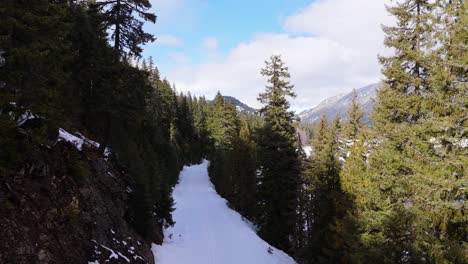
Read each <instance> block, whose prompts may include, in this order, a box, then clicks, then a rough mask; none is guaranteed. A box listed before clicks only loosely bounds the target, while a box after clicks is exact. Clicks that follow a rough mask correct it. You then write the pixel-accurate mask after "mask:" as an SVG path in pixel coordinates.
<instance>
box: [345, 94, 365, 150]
mask: <svg viewBox="0 0 468 264" xmlns="http://www.w3.org/2000/svg"><path fill="white" fill-rule="evenodd" d="M363 115H364V113H363V112H362V111H361V109H360V107H359V103H358V96H357V93H356V90H353V95H352V99H351V106H350V108H349V109H348V118H347V122H346V124H345V126H344V129H343V136H344V138H345V140H351V141H352V140H355V139H356V138H357V136H358V134H359V132H360V131H361V129H362V126H363V124H362V122H361V119H362V116H363Z"/></svg>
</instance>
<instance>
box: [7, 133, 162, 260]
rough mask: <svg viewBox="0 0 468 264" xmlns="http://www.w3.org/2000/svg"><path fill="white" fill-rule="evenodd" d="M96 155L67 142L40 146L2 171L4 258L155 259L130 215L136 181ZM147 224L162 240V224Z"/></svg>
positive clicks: (156, 236)
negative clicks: (127, 217) (131, 191)
mask: <svg viewBox="0 0 468 264" xmlns="http://www.w3.org/2000/svg"><path fill="white" fill-rule="evenodd" d="M94 156H96V155H94ZM94 156H93V155H89V156H88V155H87V153H86V152H79V151H78V150H76V149H75V148H74V147H73V146H72V145H70V144H68V143H66V142H59V143H57V144H56V145H55V146H54V147H53V148H45V147H40V146H38V147H36V148H34V149H33V151H32V153H30V154H28V157H27V160H26V161H25V162H24V163H23V164H21V166H19V167H18V168H17V169H16V170H14V171H13V170H12V171H7V174H6V175H1V177H0V238H1V239H0V263H15V264H16V263H18V264H22V263H39V264H42V263H44V264H45V263H70V264H74V263H77V264H78V263H79V264H82V263H87V262H89V261H95V260H98V261H99V262H100V263H104V262H105V261H107V260H109V261H108V262H106V263H128V262H127V259H128V260H130V261H131V263H154V258H153V255H152V252H151V243H149V242H148V241H145V240H144V239H143V238H142V237H140V236H139V235H138V233H137V232H136V231H135V230H134V229H132V228H131V226H130V225H129V224H128V223H127V222H126V220H125V215H126V214H127V210H128V201H129V199H130V197H129V193H128V192H127V191H126V190H127V188H128V187H129V185H130V184H129V183H130V182H131V179H130V178H129V176H128V175H127V174H125V173H123V172H122V169H121V168H119V167H118V166H117V165H116V164H114V163H112V161H111V160H110V161H106V160H105V159H103V158H102V157H99V156H97V157H94ZM73 166H75V168H73ZM70 172H75V173H70ZM111 175H112V176H111ZM149 230H151V231H150V233H151V239H152V240H153V241H154V242H158V243H161V242H162V228H161V227H160V226H159V225H157V224H155V225H154V226H151V227H149Z"/></svg>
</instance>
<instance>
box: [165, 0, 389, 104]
mask: <svg viewBox="0 0 468 264" xmlns="http://www.w3.org/2000/svg"><path fill="white" fill-rule="evenodd" d="M384 2H385V3H386V2H389V0H381V1H379V0H318V1H317V2H314V3H312V4H310V5H309V6H308V7H306V8H305V9H303V10H301V11H300V12H298V13H297V14H293V15H292V16H290V17H288V18H287V19H286V22H285V25H284V27H285V30H286V32H285V33H283V34H258V35H256V36H255V37H254V38H252V39H251V40H249V41H246V42H242V43H239V44H238V45H237V46H236V47H234V48H233V49H231V50H229V51H228V52H227V53H226V54H224V55H223V56H221V57H216V58H210V57H209V59H208V62H205V63H200V64H190V63H183V64H180V65H179V66H178V67H175V68H174V70H173V71H172V72H169V73H168V78H169V79H170V80H172V81H174V82H175V83H176V85H177V87H178V89H179V90H183V91H191V92H192V93H195V94H197V95H206V96H207V97H209V98H211V97H212V96H214V94H215V93H216V91H217V90H220V91H221V93H223V94H226V95H232V96H236V97H237V98H239V99H240V100H242V101H244V102H246V103H247V104H249V105H252V106H256V107H258V106H259V105H258V103H257V101H256V98H257V95H258V93H260V92H261V91H263V89H264V85H265V82H266V79H265V78H263V77H262V76H261V75H260V69H261V68H262V67H263V65H264V61H265V60H266V59H268V57H269V56H270V55H272V54H281V55H282V57H283V60H284V61H285V62H286V64H287V65H288V66H289V69H290V73H291V77H292V78H291V82H292V83H293V84H295V91H296V93H297V94H298V98H297V99H295V100H294V101H293V102H292V104H293V108H295V109H296V110H301V109H305V108H310V107H312V106H314V105H316V104H318V103H319V102H320V101H321V100H323V99H325V98H326V97H329V96H333V95H336V94H337V93H340V92H344V91H349V90H351V89H353V88H358V87H362V86H364V85H367V84H370V83H373V82H377V81H379V78H380V76H381V75H380V66H379V64H378V61H377V54H378V53H380V52H382V51H383V49H384V48H383V44H382V42H383V32H382V31H381V29H380V24H381V23H385V24H387V23H388V16H387V14H386V12H385V8H384ZM304 33H305V34H311V35H306V36H298V35H297V34H304ZM203 46H204V47H205V48H217V47H218V42H217V40H216V39H215V38H212V39H206V40H205V41H204V45H203Z"/></svg>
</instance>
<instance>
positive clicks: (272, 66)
mask: <svg viewBox="0 0 468 264" xmlns="http://www.w3.org/2000/svg"><path fill="white" fill-rule="evenodd" d="M265 63H266V66H265V68H264V69H262V71H261V73H262V75H264V76H267V77H268V83H269V85H267V86H266V91H265V92H264V93H261V94H260V95H259V97H258V100H259V101H260V102H261V103H263V104H264V107H263V108H261V109H260V113H261V115H262V116H263V117H264V120H265V123H264V125H263V127H262V128H260V129H259V130H258V132H257V134H258V136H257V137H258V138H257V147H258V148H257V150H258V170H259V176H258V181H259V182H258V185H259V199H260V200H259V202H260V212H259V214H260V215H259V217H258V222H259V226H260V231H259V234H260V236H262V237H263V238H264V239H265V240H267V241H268V242H270V243H271V244H272V245H274V246H277V247H279V248H281V249H283V250H286V251H288V252H289V251H291V250H292V244H293V243H292V239H291V236H292V235H293V234H294V233H295V221H296V219H295V216H296V207H297V199H298V185H299V182H300V181H299V177H300V165H301V164H300V158H299V151H298V149H299V146H297V140H296V133H295V128H294V126H293V117H294V113H293V112H292V111H290V110H289V102H288V100H287V98H288V97H294V96H295V94H294V93H293V91H292V88H293V85H291V84H290V83H289V81H288V80H287V79H288V78H289V77H290V76H289V73H288V68H287V67H286V66H285V64H284V62H283V61H282V60H281V58H280V56H272V57H271V58H270V60H269V61H266V62H265Z"/></svg>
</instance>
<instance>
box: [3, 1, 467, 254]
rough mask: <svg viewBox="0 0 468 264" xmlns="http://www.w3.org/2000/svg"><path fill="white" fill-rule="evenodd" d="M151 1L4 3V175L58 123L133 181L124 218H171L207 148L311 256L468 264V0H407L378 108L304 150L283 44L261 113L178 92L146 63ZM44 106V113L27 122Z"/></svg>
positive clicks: (243, 203) (259, 215)
mask: <svg viewBox="0 0 468 264" xmlns="http://www.w3.org/2000/svg"><path fill="white" fill-rule="evenodd" d="M150 7H151V5H150V2H149V1H148V0H111V1H77V0H37V1H32V2H31V1H26V0H5V1H2V3H1V4H0V15H1V16H2V23H1V24H0V76H1V80H0V174H1V175H12V174H14V173H15V171H16V169H17V168H18V167H19V166H20V165H21V164H22V163H24V162H25V160H26V159H27V158H28V157H27V156H28V153H32V152H34V151H38V150H37V149H38V148H40V147H41V146H52V145H53V144H54V142H55V140H56V138H57V133H58V132H57V131H58V127H63V128H66V129H67V130H71V131H80V132H82V133H84V134H85V135H89V136H90V137H92V138H94V139H96V141H98V142H100V143H101V145H100V149H99V150H98V151H97V155H102V153H104V152H105V149H106V148H109V149H111V151H112V157H113V159H114V160H116V161H117V162H118V164H119V166H120V167H121V168H122V169H123V170H125V171H126V172H128V173H129V174H130V175H131V176H132V179H133V183H132V200H131V204H130V205H129V211H128V221H129V222H130V223H131V224H132V225H133V226H134V227H135V228H136V229H137V230H139V232H140V233H141V234H142V235H146V228H147V226H148V225H149V224H150V221H157V222H159V223H160V224H162V225H171V224H173V223H174V222H173V220H172V217H171V212H172V210H173V207H174V205H173V200H172V194H171V191H172V187H173V186H174V185H175V184H176V183H177V177H178V174H179V171H180V169H181V168H182V166H183V165H184V164H193V163H198V162H200V161H201V160H202V159H203V158H207V159H208V160H210V166H209V174H210V177H211V180H212V182H213V184H214V186H215V188H216V190H217V191H218V193H220V194H221V195H222V196H223V197H225V198H226V199H227V200H228V202H229V205H230V206H232V207H233V208H234V209H236V210H237V211H239V212H240V213H241V214H242V215H243V216H244V217H246V218H247V219H249V220H250V221H252V222H253V223H254V224H255V225H256V226H257V227H258V234H259V235H260V236H261V237H262V238H263V239H265V240H266V241H268V242H269V243H270V244H272V245H274V246H275V247H278V248H280V249H282V250H284V251H286V252H288V253H289V254H291V255H292V256H294V257H295V259H296V260H297V261H298V262H300V263H465V262H466V256H467V252H468V248H467V247H468V246H467V245H468V244H467V234H468V229H467V226H468V223H467V216H466V203H465V200H466V198H467V192H466V181H467V177H466V175H467V166H468V159H467V157H468V155H467V154H468V153H467V149H468V148H467V147H466V144H467V143H466V142H467V135H466V133H467V132H466V127H467V124H466V122H467V120H468V118H467V111H466V109H467V102H468V100H467V96H468V93H467V90H468V89H467V88H468V87H467V80H466V78H467V76H468V74H467V71H468V68H467V65H468V57H467V56H468V50H467V45H468V44H467V42H468V35H467V32H468V31H467V30H466V28H467V26H468V21H467V18H468V17H467V13H468V12H467V10H468V3H467V2H466V1H463V0H437V1H424V0H404V1H399V2H397V3H394V4H393V5H392V6H390V7H388V11H389V13H390V14H391V15H392V16H394V17H395V18H396V25H395V26H391V27H384V31H385V34H386V38H385V44H386V45H387V46H388V47H390V48H392V49H393V50H394V53H393V55H391V56H388V57H381V58H380V61H381V64H382V66H383V74H384V76H385V78H384V81H383V85H382V87H381V88H380V89H379V91H378V98H377V101H376V104H375V109H374V113H373V116H372V122H373V124H374V126H373V127H369V126H366V125H365V124H363V123H362V122H361V118H362V112H361V110H360V109H359V105H358V103H357V98H356V95H355V96H354V97H353V103H352V105H351V108H350V109H349V112H348V118H347V120H346V121H342V120H340V119H339V118H335V120H334V121H333V122H327V121H326V119H325V118H323V119H322V120H321V121H320V123H319V124H318V125H317V126H316V127H314V128H313V129H311V130H312V131H310V132H311V133H310V134H311V135H312V140H311V145H312V149H313V150H312V154H311V156H310V157H306V155H305V153H304V152H303V150H302V148H301V144H300V141H299V139H298V136H297V132H296V131H297V130H296V128H297V127H298V126H300V125H299V124H298V120H296V118H295V115H294V113H293V112H292V111H291V110H290V103H289V99H290V98H293V97H294V96H295V93H294V91H293V85H292V84H291V83H290V82H289V78H290V75H289V72H288V68H287V66H286V65H285V63H284V62H283V61H282V59H281V57H280V56H276V55H275V56H272V57H271V58H270V59H269V60H268V61H267V62H266V64H265V67H264V68H263V69H262V70H261V74H262V75H263V76H265V77H266V78H267V83H268V84H267V85H266V89H265V91H264V92H263V93H261V94H260V95H259V97H258V100H259V102H260V103H261V104H262V105H263V107H262V108H261V109H260V110H259V111H258V114H252V113H239V112H238V111H236V107H235V105H234V103H233V102H232V101H230V100H227V99H226V98H224V97H223V96H222V95H221V94H220V93H218V94H217V95H216V97H215V99H214V100H213V101H209V100H207V99H205V98H204V97H196V96H191V95H190V94H182V93H178V92H177V91H176V89H175V87H174V85H172V84H171V83H170V82H169V81H168V80H165V79H163V78H161V76H160V73H159V71H158V69H157V67H156V66H155V65H154V62H153V61H152V60H149V62H148V63H147V61H146V60H144V61H143V62H142V63H135V60H136V59H138V58H140V57H141V52H142V48H141V46H142V44H144V43H146V42H148V41H151V40H153V39H154V36H152V35H151V34H149V33H147V32H144V31H143V23H144V22H155V21H156V16H155V15H154V14H151V13H150V12H149V11H148V10H149V9H150ZM28 113H34V116H35V117H36V118H35V122H30V125H28V126H21V127H19V126H18V122H17V121H18V120H19V119H21V117H22V116H24V115H25V114H28Z"/></svg>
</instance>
